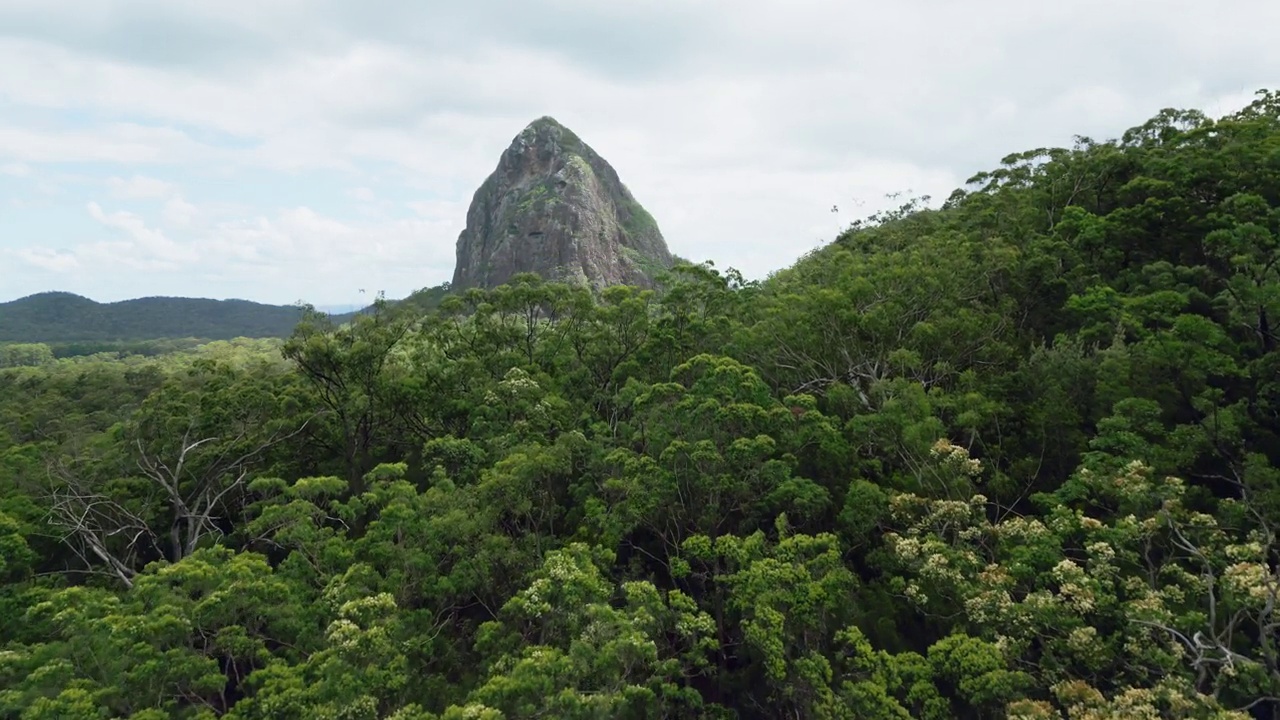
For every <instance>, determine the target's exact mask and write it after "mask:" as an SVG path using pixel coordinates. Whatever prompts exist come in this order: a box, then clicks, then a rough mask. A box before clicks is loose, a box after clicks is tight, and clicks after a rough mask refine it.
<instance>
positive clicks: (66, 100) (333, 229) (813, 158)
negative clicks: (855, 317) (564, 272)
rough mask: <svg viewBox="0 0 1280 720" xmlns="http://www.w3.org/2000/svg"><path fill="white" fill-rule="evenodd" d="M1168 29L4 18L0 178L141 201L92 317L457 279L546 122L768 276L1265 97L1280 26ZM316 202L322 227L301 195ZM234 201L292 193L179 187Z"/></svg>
mask: <svg viewBox="0 0 1280 720" xmlns="http://www.w3.org/2000/svg"><path fill="white" fill-rule="evenodd" d="M1175 5H1176V6H1177V8H1176V11H1175V10H1171V9H1170V6H1169V3H1167V2H1157V1H1156V0H1134V1H1133V2H1129V3H1113V2H1105V1H1104V0H1067V1H1066V2H1059V3H1049V4H1046V3H1025V2H1015V1H1014V0H974V2H969V3H940V2H936V1H935V0H903V2H898V3H865V2H864V3H843V4H840V3H831V2H827V1H826V0H795V2H791V3H788V4H786V5H785V6H783V5H779V4H778V3H776V2H765V0H734V1H733V2H730V0H698V2H689V1H688V0H654V1H653V2H647V3H599V2H594V1H591V0H555V2H537V1H533V2H515V0H473V1H472V2H468V3H458V2H445V1H444V0H422V1H421V2H410V1H409V0H369V1H368V2H367V3H361V4H359V5H353V4H351V3H343V2H337V1H336V0H315V1H314V2H305V3H304V2H302V1H301V0H280V1H279V2H269V3H264V2H249V1H248V0H218V1H217V2H215V1H214V0H193V2H189V3H180V4H173V3H167V2H161V0H128V1H127V2H126V1H125V0H79V1H77V0H59V1H58V2H37V1H36V0H10V2H5V3H0V27H5V28H6V33H5V36H4V37H0V66H3V67H5V68H6V71H5V72H4V73H0V98H4V102H5V103H6V105H5V110H6V111H5V112H4V113H3V116H4V120H3V121H0V172H3V173H5V174H8V175H20V174H21V175H26V174H35V175H37V176H43V175H44V174H45V169H46V167H45V166H46V165H51V164H54V163H58V164H63V163H65V164H77V165H79V164H87V165H92V166H93V167H94V168H97V169H93V170H87V171H85V173H87V174H89V175H90V176H91V177H89V178H81V179H80V180H77V181H74V182H73V181H66V182H63V181H61V180H60V181H59V184H58V188H59V190H60V192H59V195H58V198H59V199H58V200H57V202H60V203H63V204H64V205H63V206H64V207H65V208H67V209H68V210H69V211H72V212H82V211H81V208H82V207H83V206H84V203H85V202H86V201H89V200H93V199H94V196H93V195H92V193H91V192H88V193H85V192H80V191H79V190H77V189H76V188H80V190H83V189H84V188H87V187H93V188H96V189H99V190H100V189H101V188H103V187H104V183H106V187H107V188H108V190H110V197H111V198H112V199H114V200H117V201H121V202H124V201H131V200H155V201H162V203H163V206H162V208H161V209H159V210H156V211H154V215H150V214H149V215H146V216H143V215H137V214H131V213H129V212H122V211H115V212H107V211H105V210H103V209H102V208H101V207H98V206H96V205H95V206H93V207H97V211H96V212H95V211H94V210H92V209H91V210H90V216H91V217H92V218H93V219H94V220H95V222H96V223H97V224H98V226H99V227H98V230H99V231H100V232H101V233H102V235H101V236H100V237H98V238H96V239H89V240H85V241H84V242H82V243H81V244H80V245H76V246H75V247H76V249H75V250H74V252H75V255H74V256H73V257H78V258H80V259H81V265H82V267H89V265H88V262H89V258H90V257H91V256H92V257H93V258H94V261H95V262H98V261H100V262H102V263H104V265H103V266H102V267H110V268H113V270H112V273H111V274H107V273H101V274H100V275H98V276H92V275H85V276H84V280H83V282H84V283H86V286H85V287H86V289H90V288H92V289H94V292H97V293H98V294H100V295H105V294H109V293H114V294H116V295H127V294H139V293H145V292H150V290H148V289H147V288H150V287H151V286H152V284H153V283H157V282H160V281H161V280H162V279H163V278H162V277H160V276H157V275H155V274H148V273H147V272H146V271H145V270H143V269H140V268H141V267H142V266H145V267H148V268H150V267H154V266H156V264H157V263H160V264H165V265H164V266H165V267H173V268H180V269H181V270H180V271H181V272H182V273H184V276H183V277H184V278H185V280H186V282H185V283H184V284H182V285H179V286H175V287H178V288H179V289H181V290H182V291H183V292H186V293H190V294H204V295H215V296H216V295H220V294H227V293H230V292H231V289H232V288H238V289H237V290H236V292H241V293H243V292H252V293H256V295H254V296H255V297H264V298H265V297H267V296H268V295H270V296H272V297H275V296H278V295H279V296H287V299H289V300H291V299H296V297H301V296H306V297H307V298H308V299H314V300H315V301H317V302H326V301H328V300H330V299H333V300H335V301H346V300H347V298H345V297H334V298H330V297H329V296H328V295H327V293H329V292H330V291H331V289H332V288H337V287H341V286H344V285H345V284H350V283H348V282H347V278H346V276H345V275H344V272H345V273H349V274H352V275H359V276H360V278H361V279H360V284H361V285H362V286H375V287H376V286H378V284H379V283H380V282H381V283H382V284H383V285H384V286H386V287H388V289H389V290H390V289H391V288H399V287H404V288H406V289H412V288H414V287H420V286H423V285H427V284H430V283H434V282H438V281H439V280H441V279H444V278H447V277H449V275H450V274H451V272H450V271H451V268H452V263H453V250H454V241H455V240H456V237H457V233H458V231H459V230H460V229H461V227H462V225H463V224H464V223H465V213H466V208H467V204H468V202H469V201H470V199H471V196H472V193H473V192H474V191H475V188H476V187H477V186H478V185H479V184H480V182H481V181H482V180H483V179H484V177H485V175H486V174H487V173H489V172H490V171H491V170H492V169H493V167H494V165H495V164H496V162H497V159H498V154H499V153H500V152H501V151H502V150H503V148H505V146H506V145H507V143H508V142H509V141H510V140H511V138H512V137H513V136H514V135H515V134H516V133H518V132H519V130H520V129H521V127H522V126H523V125H524V124H525V123H527V122H528V121H530V120H532V119H533V118H535V117H538V116H540V115H544V114H550V115H553V116H555V117H556V118H558V119H559V120H561V121H562V122H564V123H565V124H566V125H568V126H569V127H571V128H572V129H573V130H574V131H575V132H577V133H578V134H579V135H580V136H582V137H583V138H584V139H585V140H586V141H587V142H588V143H590V144H591V145H592V146H593V147H595V148H596V149H597V150H598V151H600V152H601V154H602V155H604V156H605V157H606V158H608V159H609V161H610V162H611V163H612V164H613V165H614V166H615V168H616V169H617V170H618V172H619V174H620V176H621V177H622V179H623V181H624V182H626V183H627V185H628V186H629V187H630V188H631V189H632V191H633V192H634V193H635V194H636V196H637V197H638V199H639V200H640V201H641V202H643V203H644V204H645V205H646V206H648V207H649V209H650V210H651V211H652V212H653V213H654V215H655V216H656V218H657V219H658V222H659V224H660V226H661V227H662V229H663V232H664V234H665V235H666V236H667V238H668V241H669V242H670V244H671V246H672V250H673V251H675V252H677V253H679V254H681V255H684V256H687V257H690V258H693V259H706V258H713V259H715V260H716V261H717V264H718V265H720V266H722V267H723V266H727V265H733V266H737V267H739V268H741V269H743V270H744V271H745V272H747V273H748V274H749V275H754V276H761V275H764V274H765V273H767V272H768V271H769V270H772V269H775V268H778V267H781V266H784V265H786V264H788V263H789V262H791V261H792V260H793V259H794V258H795V257H797V256H798V255H799V254H801V253H802V252H804V251H805V250H808V249H809V248H811V247H813V246H814V245H815V244H817V243H818V242H820V241H821V240H823V239H829V238H830V237H831V236H832V235H833V234H834V232H835V229H836V227H837V226H838V224H837V223H838V222H848V221H849V220H852V219H853V217H852V215H853V214H854V209H853V208H854V206H855V200H856V201H860V202H862V203H863V205H862V207H861V209H860V211H859V212H860V213H870V212H872V211H874V210H876V209H879V208H880V207H883V206H884V205H885V204H886V201H885V200H884V198H883V196H884V194H885V193H887V192H892V191H902V190H908V189H910V190H912V191H914V192H916V193H929V194H932V195H934V196H935V198H937V199H939V200H940V199H941V198H943V197H945V196H946V195H947V194H948V192H949V191H950V190H951V189H953V188H954V187H955V185H956V184H958V183H959V182H960V181H961V180H963V178H965V177H968V176H969V175H970V174H972V173H973V172H974V171H976V170H981V169H985V168H987V167H990V166H991V165H993V164H995V163H996V162H998V160H999V158H1000V157H1002V156H1004V155H1005V154H1007V153H1009V152H1014V151H1019V150H1024V149H1028V148H1031V147H1038V146H1044V145H1050V144H1066V143H1069V142H1070V141H1071V136H1072V135H1074V134H1077V133H1079V134H1085V135H1090V136H1093V137H1095V138H1099V139H1100V138H1105V137H1113V136H1116V135H1118V134H1120V133H1121V132H1123V131H1124V129H1125V128H1127V127H1128V126H1130V125H1133V124H1138V123H1140V122H1142V121H1144V120H1145V119H1146V118H1148V117H1150V116H1151V115H1152V114H1154V113H1155V112H1156V111H1158V110H1159V109H1161V108H1163V107H1167V106H1181V107H1188V106H1192V107H1201V108H1203V109H1205V110H1206V111H1208V112H1210V113H1211V114H1220V113H1222V112H1225V111H1230V110H1232V109H1235V108H1237V107H1239V106H1240V105H1242V104H1244V103H1245V102H1247V101H1248V100H1249V99H1250V95H1251V93H1252V91H1253V90H1254V89H1256V88H1258V87H1264V86H1275V85H1280V44H1277V43H1275V42H1274V39H1273V37H1272V35H1273V28H1274V27H1276V26H1277V25H1278V24H1280V3H1269V4H1268V3H1261V2H1248V1H1247V0H1223V2H1220V3H1199V4H1196V3H1190V2H1181V0H1179V2H1177V3H1175ZM784 8H785V9H784ZM1100 17H1105V18H1106V22H1105V23H1099V22H1098V18H1100ZM1240 17H1248V18H1249V19H1250V21H1249V22H1247V23H1241V22H1240V21H1239V18H1240ZM103 166H106V167H107V168H108V169H107V170H102V169H101V167H103ZM321 176H323V177H326V178H328V179H329V180H327V181H328V182H331V183H332V184H333V185H336V198H337V199H336V200H334V199H332V198H334V197H335V193H334V192H330V193H328V194H325V195H323V196H322V195H320V194H317V195H316V196H315V197H314V198H308V197H306V189H307V188H310V187H314V186H315V183H316V182H317V181H316V180H315V178H318V177H321ZM157 177H163V178H165V180H158V179H156V178H157ZM210 178H216V180H211V179H210ZM251 179H256V180H257V182H256V183H255V185H256V186H258V187H263V186H277V187H288V188H290V189H291V190H293V191H294V192H292V193H290V194H289V196H288V197H283V198H276V197H273V196H272V193H270V192H259V193H256V194H254V197H251V198H248V199H244V200H243V201H237V202H240V206H238V207H232V206H231V205H230V204H229V203H228V202H222V201H221V199H220V198H219V200H220V202H214V198H212V197H209V193H201V192H200V191H199V190H197V185H198V181H203V182H206V183H213V182H221V183H225V184H226V185H227V186H228V187H231V186H234V184H235V183H237V182H242V181H246V180H251ZM77 182H79V183H80V184H79V185H77V184H76V183H77ZM177 186H181V188H182V193H179V192H178V190H177ZM344 191H345V193H346V194H345V195H344V194H343V193H344ZM78 192H79V193H80V194H77V193H78ZM406 197H412V198H414V199H410V200H406V199H405V198H406ZM833 204H836V205H839V206H840V207H841V210H842V212H841V213H840V215H839V216H834V215H832V214H831V213H830V212H829V210H830V208H831V206H832V205H833ZM15 207H16V205H15ZM129 207H130V209H131V210H134V209H135V208H133V207H132V206H129ZM33 217H34V216H33ZM352 218H356V219H352ZM24 227H26V226H24ZM25 232H26V234H24V235H23V236H22V237H20V238H17V239H13V238H12V233H10V232H8V230H7V229H6V233H7V234H8V235H10V237H8V238H5V239H0V244H4V245H7V246H10V247H15V246H16V247H23V248H26V249H27V254H28V255H30V257H32V258H36V259H37V260H39V261H42V262H48V257H54V256H57V253H56V252H54V251H53V250H51V249H50V248H51V247H52V246H50V245H49V243H52V242H58V243H61V242H63V241H62V240H56V239H55V240H49V239H46V236H45V234H43V233H40V232H36V231H25ZM15 243H16V245H15ZM94 248H96V250H94ZM95 252H96V253H97V255H93V253H95ZM41 253H44V254H41ZM49 253H53V255H49ZM58 257H61V256H58ZM130 258H131V259H132V260H129V259H130ZM27 262H32V263H33V264H35V263H34V261H32V260H31V259H29V258H28V260H27ZM60 262H64V261H60ZM130 262H133V263H134V265H130V264H129V263H130ZM138 263H141V264H142V266H136V265H137V264H138ZM64 265H65V262H64ZM135 266H136V267H135ZM174 272H179V270H174ZM246 278H254V279H253V281H252V284H249V285H242V283H246V282H249V281H248V280H246ZM277 285H279V287H278V288H277ZM308 293H310V294H308Z"/></svg>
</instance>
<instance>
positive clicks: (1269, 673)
mask: <svg viewBox="0 0 1280 720" xmlns="http://www.w3.org/2000/svg"><path fill="white" fill-rule="evenodd" d="M1278 238H1280V95H1277V94H1276V93H1272V92H1265V91H1264V92H1261V93H1259V95H1258V96H1257V99H1256V100H1255V101H1254V102H1253V103H1252V104H1251V105H1249V106H1248V107H1246V108H1245V109H1243V110H1241V111H1239V112H1237V113H1233V114H1230V115H1227V116H1225V117H1222V118H1217V119H1211V118H1208V117H1206V116H1204V115H1203V114H1201V113H1199V112H1195V111H1175V110H1166V111H1163V112H1161V113H1159V114H1157V115H1156V116H1155V117H1153V118H1152V119H1151V120H1150V121H1148V122H1147V123H1145V124H1143V125H1141V126H1139V127H1136V128H1133V129H1131V130H1129V131H1128V132H1126V133H1125V134H1124V135H1123V136H1122V137H1120V138H1118V139H1115V140H1111V141H1106V142H1101V141H1095V140H1092V139H1089V138H1077V140H1076V142H1075V144H1074V146H1073V147H1071V148H1047V149H1037V150H1033V151H1030V152H1025V153H1018V154H1014V155H1010V156H1008V157H1006V158H1004V159H1003V160H1002V162H1001V163H1000V165H999V167H998V168H996V169H995V170H992V171H990V172H985V173H980V174H978V175H976V176H975V177H974V178H972V179H971V180H970V182H969V183H968V184H967V186H966V188H965V189H962V190H959V191H957V192H956V193H954V194H953V195H952V196H951V197H950V198H948V199H947V201H946V202H945V203H944V204H943V205H942V206H941V207H940V208H938V209H924V208H923V206H922V204H921V203H919V202H908V203H906V204H905V205H904V206H903V207H902V208H900V209H899V210H896V211H893V212H888V213H884V214H882V215H879V216H875V217H872V218H869V219H868V220H867V221H864V222H861V223H856V224H855V225H854V226H852V227H850V228H849V229H848V230H847V231H846V232H844V233H842V234H841V235H840V237H839V238H837V240H836V241H835V242H833V243H832V244H831V245H829V246H827V247H825V248H822V249H820V250H818V251H816V252H814V253H812V254H811V255H810V256H808V257H806V258H804V259H802V260H801V261H800V262H798V263H797V264H796V265H795V266H793V267H791V268H788V269H786V270H783V271H780V272H778V273H775V274H774V275H773V276H771V277H770V278H769V279H767V280H765V281H763V282H747V281H745V280H744V279H743V278H742V277H741V276H740V275H739V274H737V273H735V272H733V271H731V270H730V271H726V272H720V271H718V270H716V269H715V268H714V267H713V266H711V265H710V264H703V265H689V264H682V265H679V266H677V267H676V268H674V269H673V270H672V271H671V272H670V274H669V275H668V277H667V278H665V280H664V282H663V283H662V286H661V288H660V289H659V290H658V291H652V290H640V289H637V288H630V287H615V288H608V289H606V290H605V291H603V292H602V293H601V294H600V295H599V296H593V295H592V294H591V293H590V292H588V291H586V290H583V289H580V288H574V287H570V286H565V285H559V284H554V283H546V282H543V281H541V280H539V279H538V278H537V277H535V276H530V275H525V276H519V277H517V278H514V279H513V281H512V282H511V283H509V284H508V285H505V286H502V287H499V288H496V289H494V290H490V291H485V290H469V291H467V292H465V293H461V294H453V295H450V296H448V297H441V298H438V299H439V303H438V305H437V306H436V307H434V308H432V309H429V310H424V309H422V308H418V307H415V306H414V304H413V303H402V304H399V305H392V304H390V303H386V302H382V301H380V302H378V303H376V304H375V306H374V307H373V308H372V309H371V311H370V312H369V313H367V314H363V315H360V316H358V317H355V318H354V319H353V320H352V321H351V322H349V323H345V324H339V323H335V322H334V321H333V319H332V318H328V317H327V316H325V315H323V314H321V313H315V312H305V313H304V316H303V318H302V320H301V322H300V323H298V324H297V325H296V327H295V328H294V330H293V333H292V335H291V336H290V337H289V338H288V339H287V340H285V341H283V342H282V343H276V344H264V345H254V344H252V343H241V344H238V345H237V344H235V343H226V344H224V345H221V346H219V347H218V348H217V349H216V350H215V349H213V348H196V349H191V348H188V349H185V350H184V351H182V352H179V353H175V354H172V355H162V356H159V357H156V358H144V357H140V356H134V357H131V358H127V359H120V358H116V357H97V358H80V359H79V360H73V359H70V358H62V359H58V358H52V357H49V356H46V355H44V354H43V353H41V352H40V351H39V350H38V349H32V348H27V349H26V350H24V351H23V352H24V353H27V354H31V357H33V358H36V361H32V362H23V363H14V364H22V365H24V367H14V368H10V369H7V370H0V583H2V584H0V716H2V717H14V718H23V719H24V720H25V719H33V720H34V719H43V718H71V719H73V720H77V719H80V718H100V717H125V718H138V719H144V720H146V719H152V718H161V717H176V718H202V719H203V718H219V717H225V718H234V719H237V720H241V719H244V720H247V719H250V718H268V717H270V718H370V719H372V718H396V719H397V720H428V719H450V720H459V719H462V718H482V719H486V720H499V719H503V718H510V719H515V718H546V717H555V718H604V717H609V718H614V717H617V718H685V717H687V718H695V717H696V718H702V717H709V718H832V719H845V718H848V719H850V720H852V719H853V718H928V719H931V720H932V719H937V720H941V719H942V718H974V719H976V718H992V717H994V718H1011V719H1018V720H1032V719H1045V718H1067V719H1069V720H1103V719H1110V718H1203V719H1212V720H1243V719H1244V718H1251V717H1259V718H1262V717H1266V718H1275V717H1280V647H1278V645H1277V642H1278V641H1280V617H1277V600H1278V599H1280V542H1277V537H1276V532H1277V528H1278V527H1280V470H1278V469H1277V468H1280V352H1278V351H1277V339H1278V338H1277V333H1278V332H1280V331H1278V330H1277V329H1276V317H1277V314H1278V313H1280V255H1278V254H1277V251H1278V247H1277V243H1278V242H1280V241H1278ZM14 352H17V351H14ZM36 356H39V357H36ZM23 357H24V358H25V357H27V355H23Z"/></svg>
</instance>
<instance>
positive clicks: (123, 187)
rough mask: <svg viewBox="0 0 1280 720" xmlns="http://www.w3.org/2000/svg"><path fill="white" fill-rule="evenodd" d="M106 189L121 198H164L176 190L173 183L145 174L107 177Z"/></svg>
mask: <svg viewBox="0 0 1280 720" xmlns="http://www.w3.org/2000/svg"><path fill="white" fill-rule="evenodd" d="M107 189H109V190H110V191H111V194H112V196H113V197H116V198H120V199H123V200H156V199H164V198H167V197H170V196H172V195H174V194H175V193H176V192H177V188H176V187H175V186H174V185H173V183H169V182H165V181H164V180H157V179H156V178H153V177H147V176H145V175H134V176H133V177H130V178H128V179H125V178H119V177H110V178H107Z"/></svg>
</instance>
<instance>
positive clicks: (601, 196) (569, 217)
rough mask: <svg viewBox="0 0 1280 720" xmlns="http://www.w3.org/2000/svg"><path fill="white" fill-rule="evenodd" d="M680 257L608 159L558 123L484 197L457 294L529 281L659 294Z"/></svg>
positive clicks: (526, 144) (514, 146) (524, 143)
mask: <svg viewBox="0 0 1280 720" xmlns="http://www.w3.org/2000/svg"><path fill="white" fill-rule="evenodd" d="M671 264H672V257H671V253H670V251H668V250H667V244H666V242H665V241H664V240H663V239H662V233H660V232H659V231H658V225H657V223H656V222H654V220H653V217H652V216H650V215H649V213H648V212H646V211H645V209H644V208H643V207H641V206H640V203H638V202H636V200H635V198H634V197H632V196H631V193H630V192H629V191H628V190H627V188H626V187H624V186H623V184H622V182H621V181H620V180H619V179H618V174H617V173H616V172H614V169H613V168H612V167H610V166H609V163H607V162H605V160H604V158H602V157H600V156H599V155H597V154H596V152H595V151H594V150H592V149H591V148H590V147H588V146H587V145H586V143H584V142H582V141H581V140H579V139H578V136H576V135H574V134H573V133H572V132H571V131H570V130H569V129H568V128H566V127H564V126H563V125H561V124H560V123H558V122H556V121H555V120H553V119H552V118H549V117H544V118H540V119H538V120H535V121H534V122H533V123H531V124H530V125H529V126H528V127H526V128H525V129H524V131H523V132H521V133H520V134H519V135H517V136H516V138H515V140H513V141H512V143H511V146H510V147H508V148H507V149H506V151H505V152H503V153H502V159H501V160H500V161H499V162H498V168H497V169H496V170H494V172H493V174H492V175H490V176H489V177H488V179H486V180H485V181H484V184H483V185H481V186H480V189H479V190H477V191H476V194H475V197H474V198H473V199H472V201H471V207H470V209H469V210H468V211H467V227H466V229H465V230H463V231H462V234H461V235H459V236H458V264H457V266H456V267H455V268H454V271H453V283H452V286H453V288H454V289H456V290H462V289H466V288H470V287H483V288H492V287H496V286H498V285H501V284H503V283H504V282H506V281H507V280H508V279H509V278H510V277H511V276H512V275H514V274H516V273H519V272H534V273H537V274H538V275H540V276H541V277H542V278H544V279H546V280H558V281H563V282H571V283H577V284H585V285H589V286H591V287H593V288H595V289H599V288H602V287H605V286H608V285H639V286H642V287H649V286H651V285H652V278H653V276H654V274H655V273H657V272H658V271H659V270H662V269H664V268H668V267H671Z"/></svg>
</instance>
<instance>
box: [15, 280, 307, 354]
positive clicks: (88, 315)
mask: <svg viewBox="0 0 1280 720" xmlns="http://www.w3.org/2000/svg"><path fill="white" fill-rule="evenodd" d="M301 318H302V310H301V309H300V308H298V307H295V306H292V305H264V304H262V303H255V302H249V301H248V300H205V299H198V298H177V297H147V298H138V299H136V300H124V301H121V302H114V303H98V302H94V301H93V300H90V299H88V298H85V297H81V296H79V295H73V294H71V293H62V292H50V293H40V294H38V295H30V296H28V297H25V298H21V299H19V300H13V301H11V302H7V303H0V342H68V341H87V340H153V339H159V338H175V337H199V338H207V339H210V340H229V339H231V338H234V337H285V336H287V335H288V334H289V333H290V332H292V330H293V327H294V326H295V325H297V324H298V321H299V320H300V319H301Z"/></svg>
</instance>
